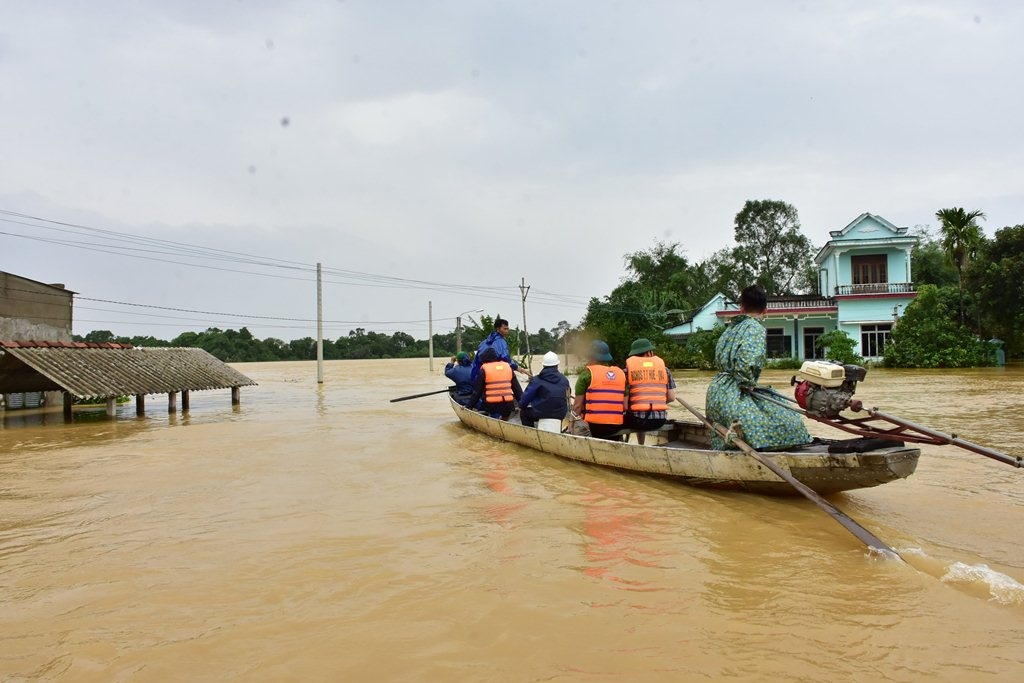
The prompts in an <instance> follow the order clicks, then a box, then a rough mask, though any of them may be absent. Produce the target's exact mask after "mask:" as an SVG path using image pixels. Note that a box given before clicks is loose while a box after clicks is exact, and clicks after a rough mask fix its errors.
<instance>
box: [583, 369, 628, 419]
mask: <svg viewBox="0 0 1024 683" xmlns="http://www.w3.org/2000/svg"><path fill="white" fill-rule="evenodd" d="M587 370H590V386H589V387H587V393H586V394H584V402H583V419H584V420H586V421H587V422H590V423H591V424H599V425H620V424H622V413H623V411H624V410H625V408H626V373H624V372H623V371H622V369H621V368H617V367H615V366H609V365H588V366H587Z"/></svg>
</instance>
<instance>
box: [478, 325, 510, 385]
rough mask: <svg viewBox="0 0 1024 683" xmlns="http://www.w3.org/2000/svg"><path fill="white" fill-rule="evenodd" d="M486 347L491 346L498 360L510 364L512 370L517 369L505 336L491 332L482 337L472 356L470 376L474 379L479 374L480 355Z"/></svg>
mask: <svg viewBox="0 0 1024 683" xmlns="http://www.w3.org/2000/svg"><path fill="white" fill-rule="evenodd" d="M488 347H490V348H493V349H494V352H495V353H497V354H498V360H503V361H505V362H506V363H508V364H509V365H511V366H512V369H513V370H518V369H519V366H518V365H517V364H516V362H515V361H514V360H512V356H511V355H510V352H509V350H508V342H507V341H505V338H504V337H502V336H501V335H500V334H498V333H497V332H491V333H490V334H489V335H487V339H484V340H483V341H482V342H480V346H479V347H478V348H477V350H476V355H475V356H473V375H472V376H473V379H474V380H475V379H476V376H477V375H478V374H480V363H481V361H480V356H482V355H483V352H484V351H486V350H487V348H488Z"/></svg>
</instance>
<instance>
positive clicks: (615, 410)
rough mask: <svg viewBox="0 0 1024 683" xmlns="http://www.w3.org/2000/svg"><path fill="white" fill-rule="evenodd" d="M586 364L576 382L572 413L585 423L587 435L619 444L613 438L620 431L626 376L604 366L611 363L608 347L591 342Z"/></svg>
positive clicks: (620, 369) (608, 366) (600, 342)
mask: <svg viewBox="0 0 1024 683" xmlns="http://www.w3.org/2000/svg"><path fill="white" fill-rule="evenodd" d="M589 355H590V364H589V365H587V367H586V369H584V370H583V372H581V373H580V376H579V378H577V380H576V400H575V401H574V402H573V406H572V409H573V411H574V412H575V413H576V414H577V415H579V416H580V417H581V418H583V419H584V420H586V422H587V426H588V427H590V435H591V436H593V437H595V438H598V439H609V440H611V441H619V440H620V437H618V436H613V434H615V433H616V432H618V431H620V430H621V429H622V420H623V412H624V411H625V409H626V373H624V372H623V371H622V368H617V367H615V366H614V365H605V363H610V362H611V360H612V354H611V352H610V351H609V350H608V345H607V344H606V343H604V342H603V341H595V342H594V343H593V344H591V345H590V354H589Z"/></svg>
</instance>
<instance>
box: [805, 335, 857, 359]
mask: <svg viewBox="0 0 1024 683" xmlns="http://www.w3.org/2000/svg"><path fill="white" fill-rule="evenodd" d="M816 345H817V346H822V347H824V348H825V349H826V358H828V359H829V360H834V361H839V362H840V363H843V364H846V363H852V364H854V365H860V364H861V363H863V362H864V359H863V358H861V357H860V356H858V355H857V354H856V353H854V352H853V349H854V347H855V346H857V340H856V339H854V338H853V337H851V336H850V335H848V334H847V333H846V332H844V331H843V330H832V331H830V332H826V333H825V334H823V335H821V336H820V337H818V341H817V342H816Z"/></svg>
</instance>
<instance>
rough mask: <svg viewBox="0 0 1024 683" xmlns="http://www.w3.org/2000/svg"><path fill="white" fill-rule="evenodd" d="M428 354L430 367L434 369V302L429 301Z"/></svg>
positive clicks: (431, 369)
mask: <svg viewBox="0 0 1024 683" xmlns="http://www.w3.org/2000/svg"><path fill="white" fill-rule="evenodd" d="M427 339H428V341H427V354H428V355H429V356H430V362H429V364H428V368H429V370H430V371H431V372H433V371H434V302H433V301H428V302H427Z"/></svg>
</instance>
